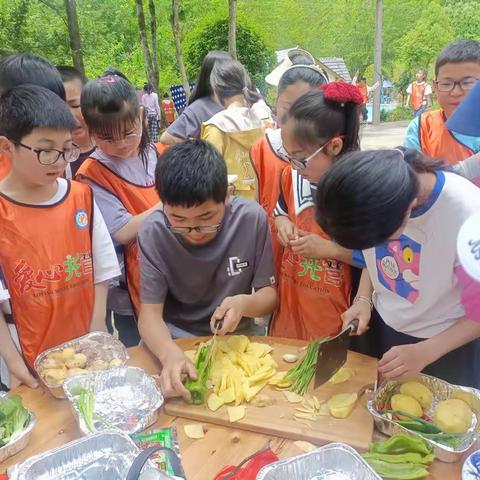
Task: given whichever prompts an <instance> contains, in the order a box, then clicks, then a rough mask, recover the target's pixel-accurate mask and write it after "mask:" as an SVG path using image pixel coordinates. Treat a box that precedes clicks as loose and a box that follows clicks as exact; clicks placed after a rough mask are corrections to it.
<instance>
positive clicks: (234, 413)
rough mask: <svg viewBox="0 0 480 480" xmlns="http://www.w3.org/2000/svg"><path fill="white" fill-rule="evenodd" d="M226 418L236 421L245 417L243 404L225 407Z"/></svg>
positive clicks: (231, 421)
mask: <svg viewBox="0 0 480 480" xmlns="http://www.w3.org/2000/svg"><path fill="white" fill-rule="evenodd" d="M227 413H228V419H229V421H230V423H233V422H238V421H239V420H241V419H242V418H244V417H245V413H246V409H245V407H244V406H243V405H239V406H238V407H227Z"/></svg>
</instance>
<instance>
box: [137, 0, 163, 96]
mask: <svg viewBox="0 0 480 480" xmlns="http://www.w3.org/2000/svg"><path fill="white" fill-rule="evenodd" d="M135 4H136V8H137V20H138V31H139V33H140V44H141V45H142V52H143V58H144V60H145V69H146V72H147V78H148V81H149V82H150V83H151V84H152V85H153V87H154V88H155V89H156V90H158V76H159V74H158V58H157V71H155V69H154V65H153V59H152V54H151V52H150V47H149V44H148V37H147V27H146V22H145V12H144V11H143V0H135ZM152 6H153V9H154V14H155V6H154V5H153V2H152ZM155 22H156V21H155ZM152 28H153V26H152ZM155 36H156V35H155Z"/></svg>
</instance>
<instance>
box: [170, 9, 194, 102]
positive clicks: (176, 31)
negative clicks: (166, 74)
mask: <svg viewBox="0 0 480 480" xmlns="http://www.w3.org/2000/svg"><path fill="white" fill-rule="evenodd" d="M179 8H180V5H179V0H172V13H173V15H172V31H173V37H174V38H175V49H176V53H177V64H178V70H179V71H180V78H181V79H182V85H183V89H184V90H185V96H186V98H187V100H188V99H189V97H190V84H189V83H188V78H187V72H186V71H185V64H184V63H183V52H182V39H181V37H180V19H179Z"/></svg>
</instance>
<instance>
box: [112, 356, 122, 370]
mask: <svg viewBox="0 0 480 480" xmlns="http://www.w3.org/2000/svg"><path fill="white" fill-rule="evenodd" d="M109 366H110V367H111V368H115V367H121V366H123V360H122V359H121V358H114V359H113V360H111V361H110V363H109Z"/></svg>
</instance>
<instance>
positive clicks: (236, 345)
mask: <svg viewBox="0 0 480 480" xmlns="http://www.w3.org/2000/svg"><path fill="white" fill-rule="evenodd" d="M227 343H228V346H229V347H230V348H231V349H232V350H235V351H236V352H239V353H243V352H245V351H246V350H247V347H248V344H249V343H250V340H249V339H248V337H246V336H245V335H232V336H231V337H228V340H227Z"/></svg>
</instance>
